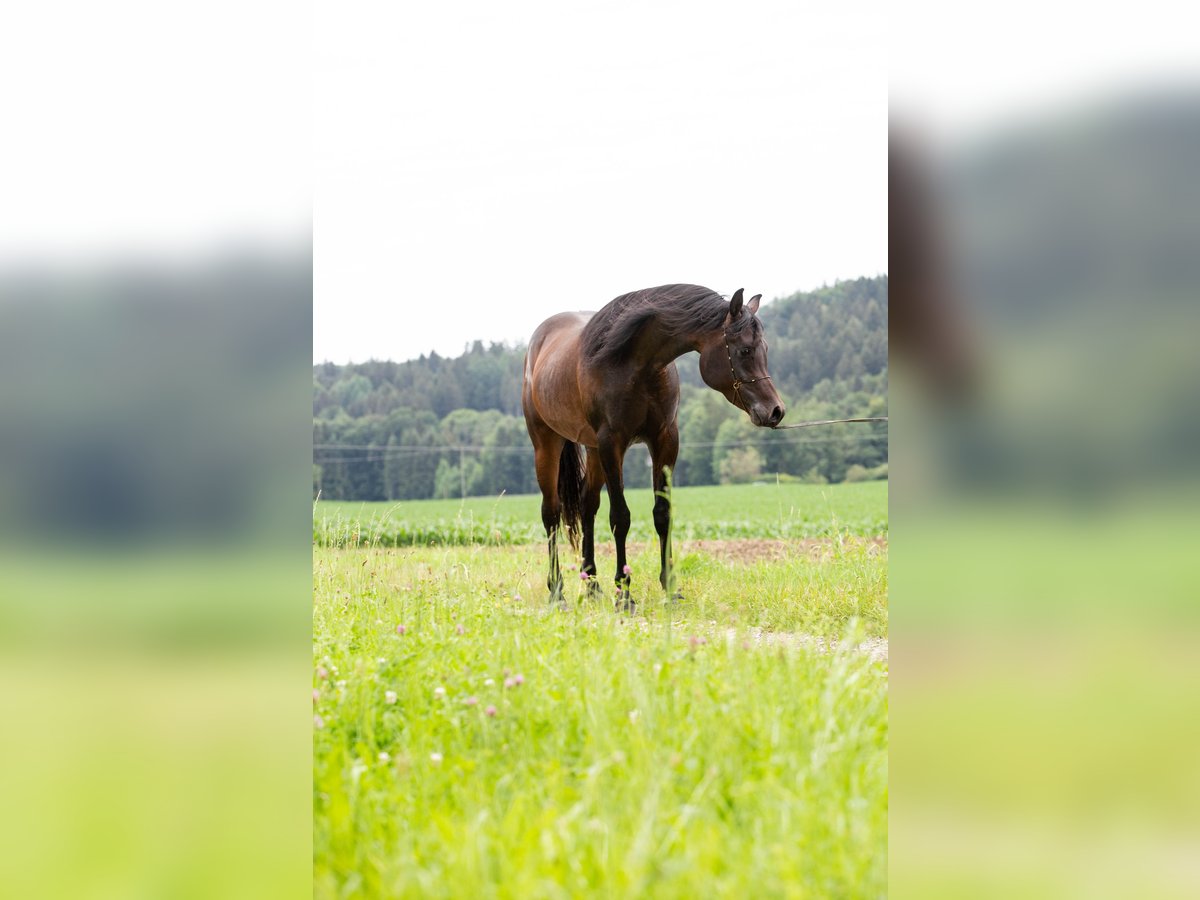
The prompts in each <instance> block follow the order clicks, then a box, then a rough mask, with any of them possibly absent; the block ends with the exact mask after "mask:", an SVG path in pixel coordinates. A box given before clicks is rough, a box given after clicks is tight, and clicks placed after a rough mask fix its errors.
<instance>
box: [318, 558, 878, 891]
mask: <svg viewBox="0 0 1200 900" xmlns="http://www.w3.org/2000/svg"><path fill="white" fill-rule="evenodd" d="M527 549H528V551H529V552H514V551H512V550H506V549H502V548H493V549H486V548H485V549H476V550H468V549H463V548H446V549H437V550H432V549H416V550H379V549H370V548H368V549H359V550H324V549H321V550H318V551H317V552H316V554H315V581H314V584H315V592H316V597H315V610H314V640H315V643H314V654H315V663H314V665H315V666H319V667H323V668H324V669H325V671H326V673H327V678H322V677H321V674H320V670H319V669H318V670H317V674H316V675H314V687H315V689H316V690H317V691H319V699H318V700H317V702H316V707H315V711H316V714H317V715H318V716H320V718H321V727H320V728H318V729H317V730H316V731H315V738H314V740H315V759H314V820H315V833H314V856H315V884H316V891H315V893H316V895H317V896H321V897H332V896H361V897H378V896H410V897H576V896H594V897H676V896H685V895H690V896H693V897H701V896H702V897H713V896H728V897H746V896H756V897H771V896H814V897H829V896H855V897H862V896H883V894H884V893H885V890H886V868H887V867H886V836H887V755H886V745H887V692H886V680H887V679H886V667H885V666H884V665H881V664H879V663H873V662H871V661H870V660H869V659H867V658H866V657H865V656H863V655H862V654H860V653H857V652H855V651H853V650H851V649H848V647H847V648H846V649H843V650H841V651H838V652H834V653H831V654H826V653H820V652H817V651H815V650H813V649H812V648H810V647H807V646H792V647H788V646H776V645H757V644H755V643H754V641H753V639H752V635H753V633H754V632H753V631H752V630H751V629H753V628H758V627H766V626H772V625H775V624H777V623H778V624H783V623H786V622H792V623H794V624H798V623H800V622H802V621H803V622H804V623H806V624H808V625H812V626H816V627H817V630H818V631H823V632H824V633H829V634H837V633H838V629H839V628H840V629H841V633H844V634H847V635H855V634H862V633H865V632H866V631H874V630H878V627H879V624H880V622H879V618H878V615H876V616H875V618H874V619H872V621H871V624H870V627H869V628H864V627H863V625H862V624H861V623H859V622H856V620H854V619H853V618H852V617H851V616H850V612H851V610H850V609H849V608H847V607H842V608H840V613H839V614H838V615H833V614H829V610H825V611H824V612H821V611H819V610H818V609H816V607H819V606H820V605H821V604H822V603H828V604H829V605H830V607H837V605H838V604H839V602H844V601H845V599H846V596H848V595H850V594H865V595H867V597H866V598H865V599H866V600H867V601H869V602H867V603H866V604H864V608H866V607H869V608H874V609H877V610H878V609H879V608H880V607H881V606H882V605H883V591H884V590H885V589H886V584H885V579H884V578H883V576H882V574H881V572H882V566H883V563H882V560H880V559H878V556H877V555H875V556H871V555H870V554H868V553H867V549H866V548H865V547H863V546H859V547H858V548H857V549H854V550H849V551H847V552H846V553H845V554H843V558H842V559H838V558H836V557H835V558H831V559H829V560H828V561H825V562H812V561H807V562H804V563H797V564H796V566H797V567H802V566H807V567H808V568H809V569H812V570H813V571H812V572H810V573H809V576H808V579H807V582H806V583H803V584H797V585H795V586H794V589H793V590H792V591H791V592H790V593H789V594H788V595H787V596H783V595H782V594H780V593H779V586H780V584H781V583H783V582H786V581H787V580H788V578H787V575H786V572H787V571H788V570H787V564H783V566H782V569H781V571H775V570H776V569H779V568H780V566H781V564H766V563H763V564H758V565H750V566H746V565H741V564H737V563H727V564H721V563H716V562H713V561H708V560H705V561H703V562H702V564H699V565H700V568H699V569H698V570H697V571H695V572H693V574H691V575H688V574H684V575H683V578H682V581H683V586H684V589H685V591H689V592H691V593H692V597H691V599H689V600H686V601H684V602H683V603H680V604H676V605H671V606H665V607H664V606H661V605H658V604H656V603H651V602H648V601H649V598H650V596H651V595H653V594H654V593H655V592H654V591H651V590H650V588H649V587H648V586H647V587H645V588H643V591H642V596H643V597H644V598H645V599H644V602H643V605H644V613H643V614H642V615H640V616H638V617H635V618H632V619H631V618H628V617H623V616H619V615H617V614H615V613H613V612H612V611H611V607H610V606H609V605H607V604H606V603H603V602H600V601H583V602H581V603H575V604H572V605H571V606H570V607H569V608H568V609H567V610H565V611H563V610H559V609H557V608H555V607H550V606H548V605H547V604H545V603H544V602H543V600H542V596H541V594H542V593H544V588H542V591H541V592H538V589H537V582H540V579H541V577H542V569H541V565H542V561H541V559H540V556H535V554H534V553H533V552H532V548H527ZM846 556H849V557H854V559H853V560H850V561H847V559H846V558H845V557H846ZM854 567H858V571H859V574H860V577H859V578H858V579H855V578H853V577H849V580H848V581H847V583H846V584H845V587H846V588H847V590H846V591H844V592H843V596H842V598H841V600H839V597H838V588H839V587H840V586H842V585H841V581H840V580H841V578H842V577H843V576H848V573H849V572H850V571H852V570H853V569H854ZM791 571H792V572H793V573H794V572H795V571H796V570H795V569H793V570H791ZM656 587H657V586H656V585H655V588H656ZM579 593H580V594H582V593H583V592H582V591H579ZM635 593H636V588H635ZM518 596H519V597H521V599H516V598H517V597H518ZM800 597H806V598H807V600H805V601H802V600H800V599H799V598H800ZM795 608H808V611H807V613H803V614H800V615H799V616H798V615H797V613H796V612H795ZM397 625H404V626H405V633H404V634H403V635H401V634H397V629H396V626H397ZM856 629H857V630H856ZM518 673H519V674H520V675H522V676H523V684H521V685H519V686H514V687H510V688H505V686H504V684H505V678H506V675H508V676H510V677H511V676H515V675H517V674H518ZM439 688H441V689H443V691H444V693H441V692H439V691H438V689H439ZM388 691H392V692H394V693H395V695H396V696H395V701H394V702H388V694H387V692H388ZM469 698H476V699H477V703H474V704H472V703H470V701H469ZM489 706H492V707H494V708H495V715H494V717H493V716H490V715H488V712H487V709H488V707H489ZM380 754H387V757H386V758H383V757H381V756H380ZM434 754H438V755H440V759H439V758H438V757H435V756H434Z"/></svg>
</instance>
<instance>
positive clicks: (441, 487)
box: [313, 275, 888, 500]
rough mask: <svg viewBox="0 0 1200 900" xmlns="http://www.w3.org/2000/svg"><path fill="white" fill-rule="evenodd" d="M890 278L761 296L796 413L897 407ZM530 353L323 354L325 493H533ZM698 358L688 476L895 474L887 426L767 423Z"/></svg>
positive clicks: (320, 400)
mask: <svg viewBox="0 0 1200 900" xmlns="http://www.w3.org/2000/svg"><path fill="white" fill-rule="evenodd" d="M887 286H888V282H887V276H886V275H882V276H878V277H876V278H859V279H856V280H854V281H842V282H838V283H837V284H835V285H832V286H828V287H823V288H820V289H818V290H815V291H807V292H799V293H796V294H793V295H791V296H789V297H784V298H781V299H778V300H775V301H772V302H770V303H767V304H765V305H764V306H763V308H762V310H761V311H760V313H759V315H760V318H761V319H762V321H763V324H764V326H765V329H766V334H767V339H768V341H769V343H770V346H771V350H770V366H771V375H772V377H773V379H774V381H775V384H776V386H777V387H778V389H779V392H780V394H781V395H782V396H783V397H784V400H785V402H786V403H787V406H788V420H789V421H797V420H800V419H811V418H835V417H842V416H862V415H883V414H886V410H887V310H888V306H887V299H888V292H887ZM524 355H525V348H524V346H508V345H504V344H490V345H488V346H485V345H484V344H483V343H482V342H480V341H476V342H475V343H474V344H473V345H471V346H470V347H469V348H467V349H466V351H465V352H464V353H463V354H462V355H461V356H458V357H454V358H446V357H441V356H438V355H437V354H431V355H429V356H422V357H421V358H420V359H416V360H411V361H408V362H402V363H397V362H380V361H373V362H366V363H356V364H351V365H345V366H341V365H335V364H333V363H322V364H319V365H316V366H314V367H313V443H314V460H313V462H314V472H313V488H314V492H316V491H319V492H320V493H321V496H323V497H326V498H328V499H355V500H386V499H411V498H421V497H433V496H441V497H446V496H460V495H462V494H493V493H499V492H500V491H507V492H509V493H528V492H532V491H535V490H536V489H537V487H536V483H535V482H534V479H533V454H532V450H531V448H530V445H529V439H528V437H527V436H526V434H525V426H524V421H523V420H522V419H521V418H520V415H521V370H522V365H523V360H524ZM696 359H697V357H696V355H695V354H688V355H686V356H684V357H683V358H681V359H680V360H679V373H680V376H681V381H682V383H683V396H682V404H681V408H680V430H681V444H682V446H681V450H680V460H679V464H678V466H677V467H676V481H677V482H678V483H680V484H712V483H717V482H728V481H748V480H755V479H758V478H762V477H772V478H773V477H775V476H776V475H781V476H783V477H795V478H804V479H807V480H827V481H841V480H844V479H846V478H847V477H850V478H863V477H872V476H878V475H882V474H883V473H885V472H886V462H887V439H886V432H885V431H884V430H883V429H882V428H881V427H878V426H866V425H857V426H834V427H832V428H826V429H822V430H821V433H820V434H816V433H810V432H808V431H807V430H806V431H801V432H772V433H764V432H761V431H758V430H756V429H754V428H753V427H752V426H750V425H749V423H748V422H746V421H745V416H744V414H742V413H741V412H740V411H738V410H736V409H734V408H733V407H732V406H730V405H729V404H728V403H727V402H726V401H725V400H724V398H722V397H721V396H720V395H718V394H716V393H715V392H713V391H710V390H708V389H707V388H705V387H703V383H702V382H701V380H700V376H699V372H698V367H697V365H696ZM635 454H638V455H637V456H635ZM644 456H645V453H644V451H643V450H641V449H640V448H635V449H634V450H633V451H631V453H630V457H629V460H628V472H627V475H628V479H629V481H630V483H631V484H633V485H638V484H641V483H642V482H647V483H648V464H647V463H646V461H645V459H643V458H642V457H644Z"/></svg>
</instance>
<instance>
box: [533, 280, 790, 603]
mask: <svg viewBox="0 0 1200 900" xmlns="http://www.w3.org/2000/svg"><path fill="white" fill-rule="evenodd" d="M742 291H743V289H742V288H738V290H737V291H735V292H734V294H733V296H732V297H731V298H730V300H729V301H728V302H726V301H725V299H724V297H722V296H721V295H720V294H718V293H717V292H716V291H713V290H711V289H709V288H706V287H701V286H700V285H695V284H667V285H662V286H660V287H653V288H647V289H645V290H640V291H633V292H632V293H628V294H623V295H621V296H620V297H617V298H616V299H614V300H613V301H611V302H610V303H608V304H607V305H606V306H604V307H603V308H602V309H601V310H600V311H599V312H596V313H590V312H565V313H559V314H557V315H554V316H551V317H550V318H549V319H547V320H546V321H544V322H543V323H542V324H541V325H539V326H538V327H537V329H536V330H535V331H534V333H533V336H532V338H530V341H529V349H528V352H527V353H526V355H525V372H524V379H523V384H522V390H521V406H522V409H523V410H524V413H525V425H526V427H527V429H528V431H529V438H530V440H531V441H532V442H533V451H534V464H535V467H536V469H537V482H538V487H539V488H540V490H541V493H542V509H541V512H542V524H543V526H545V529H546V538H547V547H548V550H549V556H550V562H549V572H548V574H547V577H546V587H547V588H548V589H549V591H550V599H551V601H552V602H557V603H560V604H561V603H562V602H563V578H562V570H561V568H560V566H559V560H558V541H557V537H558V533H559V529H560V527H561V526H563V525H565V526H566V529H567V534H568V536H569V538H570V542H571V546H572V547H573V548H578V546H579V536H580V531H582V535H583V553H582V555H583V563H582V567H581V574H582V575H583V576H585V577H586V578H587V580H588V590H589V594H590V595H591V596H595V595H597V594H599V593H600V588H599V583H598V581H597V579H596V560H595V543H594V524H595V518H596V511H597V510H598V509H599V508H600V488H601V486H602V485H603V486H605V487H607V489H608V500H609V525H610V527H611V529H612V533H613V538H614V540H615V542H616V550H617V566H616V577H615V579H614V581H615V582H616V586H617V593H618V597H619V599H620V600H621V601H623V603H624V606H625V608H627V609H632V601H631V599H630V593H629V588H630V584H631V572H630V569H629V567H628V565H627V564H626V559H625V538H626V536H627V535H628V534H629V524H630V512H629V506H628V504H627V503H626V502H625V491H624V481H623V476H622V467H623V464H624V460H625V451H626V450H628V449H629V447H630V445H631V444H634V443H640V442H644V443H645V444H646V445H647V447H648V448H649V450H650V459H651V462H652V464H653V472H654V474H653V484H654V497H655V500H654V513H653V514H654V528H655V531H657V533H658V540H659V555H660V560H661V568H660V572H659V583H660V584H661V585H662V587H663V590H664V591H668V592H670V591H671V589H672V588H671V585H670V584H669V578H670V569H671V550H670V540H669V535H670V527H671V503H670V498H669V495H668V489H669V483H668V478H669V472H670V470H671V469H672V468H673V467H674V465H675V459H676V457H677V456H678V454H679V423H678V413H679V372H678V370H677V369H676V367H675V360H676V359H678V358H679V357H680V356H682V355H683V354H684V353H688V352H690V351H698V352H699V354H700V376H701V378H702V379H703V380H704V382H705V384H707V385H708V386H709V387H711V388H712V389H713V390H715V391H717V392H719V393H721V394H723V395H724V396H725V399H726V400H728V401H729V402H730V403H732V404H733V405H734V406H736V407H738V408H739V409H741V410H743V411H744V412H745V413H746V414H747V415H748V416H749V417H750V421H751V422H752V423H754V424H755V425H757V426H760V427H764V428H774V427H775V426H776V425H778V424H779V422H780V421H781V420H782V419H783V416H784V412H785V410H784V406H783V401H782V400H781V399H780V397H779V394H778V393H777V392H776V390H775V387H774V383H773V382H772V381H771V375H770V373H769V372H768V371H767V342H766V340H765V338H764V336H763V328H762V323H761V322H760V321H759V319H758V317H757V313H758V305H759V301H760V300H761V299H762V295H761V294H757V295H755V296H754V297H751V298H750V300H749V302H743V298H742ZM580 448H583V449H584V451H585V453H583V454H581V452H580Z"/></svg>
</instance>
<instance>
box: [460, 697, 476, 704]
mask: <svg viewBox="0 0 1200 900" xmlns="http://www.w3.org/2000/svg"><path fill="white" fill-rule="evenodd" d="M478 702H479V698H478V697H468V698H467V699H466V700H464V701H463V703H465V704H467V706H474V705H475V704H476V703H478Z"/></svg>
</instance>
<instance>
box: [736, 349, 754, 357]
mask: <svg viewBox="0 0 1200 900" xmlns="http://www.w3.org/2000/svg"><path fill="white" fill-rule="evenodd" d="M738 353H739V354H741V355H742V356H750V355H751V354H752V353H754V351H753V350H751V349H750V348H749V347H743V348H742V349H741V350H739V351H738Z"/></svg>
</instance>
